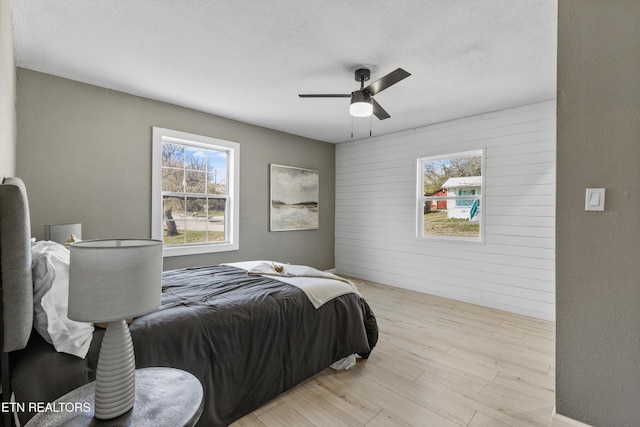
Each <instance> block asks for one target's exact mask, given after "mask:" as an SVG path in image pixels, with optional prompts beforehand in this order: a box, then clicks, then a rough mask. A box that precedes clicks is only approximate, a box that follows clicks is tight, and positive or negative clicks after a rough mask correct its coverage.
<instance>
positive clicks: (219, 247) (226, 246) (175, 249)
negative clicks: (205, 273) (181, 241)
mask: <svg viewBox="0 0 640 427" xmlns="http://www.w3.org/2000/svg"><path fill="white" fill-rule="evenodd" d="M238 246H239V245H238V244H237V243H218V244H213V245H207V244H202V245H188V246H165V247H164V249H163V251H162V256H164V257H174V256H184V255H198V254H210V253H216V252H231V251H237V250H238V249H239V247H238Z"/></svg>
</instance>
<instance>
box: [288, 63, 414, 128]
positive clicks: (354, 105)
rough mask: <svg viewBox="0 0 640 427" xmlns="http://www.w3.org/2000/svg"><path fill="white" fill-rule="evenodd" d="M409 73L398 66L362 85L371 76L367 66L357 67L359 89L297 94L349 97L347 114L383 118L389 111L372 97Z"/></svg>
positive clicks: (356, 74) (321, 96) (355, 74)
mask: <svg viewBox="0 0 640 427" xmlns="http://www.w3.org/2000/svg"><path fill="white" fill-rule="evenodd" d="M410 75H411V74H410V73H408V72H406V71H405V70H403V69H402V68H398V69H397V70H395V71H392V72H390V73H389V74H387V75H386V76H384V77H381V78H379V79H378V80H376V81H375V82H373V83H371V84H370V85H369V86H367V87H364V82H366V81H368V80H369V79H370V78H371V71H370V70H369V69H368V68H359V69H357V70H356V71H355V72H354V76H355V79H356V81H357V82H360V90H356V91H354V92H351V93H350V94H335V93H333V94H300V95H298V96H299V97H300V98H351V105H350V106H349V114H351V115H352V116H355V117H369V116H370V115H371V114H374V115H375V116H376V117H377V118H378V119H380V120H384V119H388V118H389V117H391V116H389V113H387V112H386V111H385V110H384V108H382V107H381V106H380V104H378V103H377V102H376V100H375V99H373V97H374V96H375V95H377V94H378V93H380V92H382V91H383V90H385V89H386V88H388V87H389V86H392V85H394V84H396V83H398V82H399V81H400V80H403V79H406V78H407V77H409V76H410Z"/></svg>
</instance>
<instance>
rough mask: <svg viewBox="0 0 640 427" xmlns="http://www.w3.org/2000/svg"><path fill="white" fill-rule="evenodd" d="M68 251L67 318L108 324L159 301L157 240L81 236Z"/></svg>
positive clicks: (160, 266)
mask: <svg viewBox="0 0 640 427" xmlns="http://www.w3.org/2000/svg"><path fill="white" fill-rule="evenodd" d="M69 250H70V251H71V261H70V264H69V314H68V317H69V319H71V320H77V321H80V322H111V321H115V320H122V319H126V318H129V317H135V316H139V315H142V314H145V313H148V312H150V311H152V310H154V309H155V308H157V307H158V306H159V305H160V297H161V294H162V242H161V241H159V240H150V239H112V240H86V241H82V242H77V243H74V244H72V245H71V246H70V248H69Z"/></svg>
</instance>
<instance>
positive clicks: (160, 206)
mask: <svg viewBox="0 0 640 427" xmlns="http://www.w3.org/2000/svg"><path fill="white" fill-rule="evenodd" d="M237 149H238V148H237V144H236V143H231V142H228V141H222V140H216V139H213V138H206V137H200V136H197V135H191V134H184V133H182V132H177V131H169V130H167V129H159V128H154V158H155V161H154V177H155V180H154V188H155V189H156V192H159V196H156V197H155V198H154V200H156V201H155V202H154V206H155V209H157V210H160V212H155V219H154V231H155V232H156V236H157V235H160V237H161V238H162V240H163V241H164V244H165V254H166V253H167V250H166V249H167V248H176V249H179V248H184V247H188V246H192V247H193V246H205V245H206V246H207V247H206V248H204V250H198V251H197V252H205V251H206V252H209V251H217V250H221V247H218V248H214V246H222V247H224V245H225V244H227V245H228V244H231V243H233V242H234V241H236V242H237V239H236V238H235V237H234V235H233V233H234V230H235V228H234V227H232V226H233V225H234V219H233V217H234V215H233V213H234V212H233V211H234V209H233V206H234V203H233V202H234V201H235V200H234V199H237V196H234V192H233V191H232V188H233V187H234V186H233V182H234V177H235V175H234V174H233V171H234V169H236V167H234V163H233V162H234V157H235V155H234V154H235V151H236V150H237ZM158 169H159V172H158V171H157V170H158ZM155 181H158V182H155ZM158 187H159V188H158ZM235 246H237V245H235ZM184 252H185V251H184V250H182V251H180V254H184ZM189 253H194V251H193V250H190V251H189Z"/></svg>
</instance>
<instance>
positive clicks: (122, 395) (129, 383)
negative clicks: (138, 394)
mask: <svg viewBox="0 0 640 427" xmlns="http://www.w3.org/2000/svg"><path fill="white" fill-rule="evenodd" d="M135 369H136V362H135V356H134V353H133V342H132V341H131V334H130V333H129V327H128V326H127V323H126V322H125V321H124V320H118V321H115V322H109V326H108V327H107V330H106V332H105V333H104V338H103V339H102V345H101V347H100V355H99V357H98V370H97V373H96V401H95V408H94V414H95V417H96V418H99V419H102V420H108V419H112V418H115V417H118V416H120V415H122V414H124V413H125V412H127V411H129V410H130V409H131V408H133V403H134V400H135Z"/></svg>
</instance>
